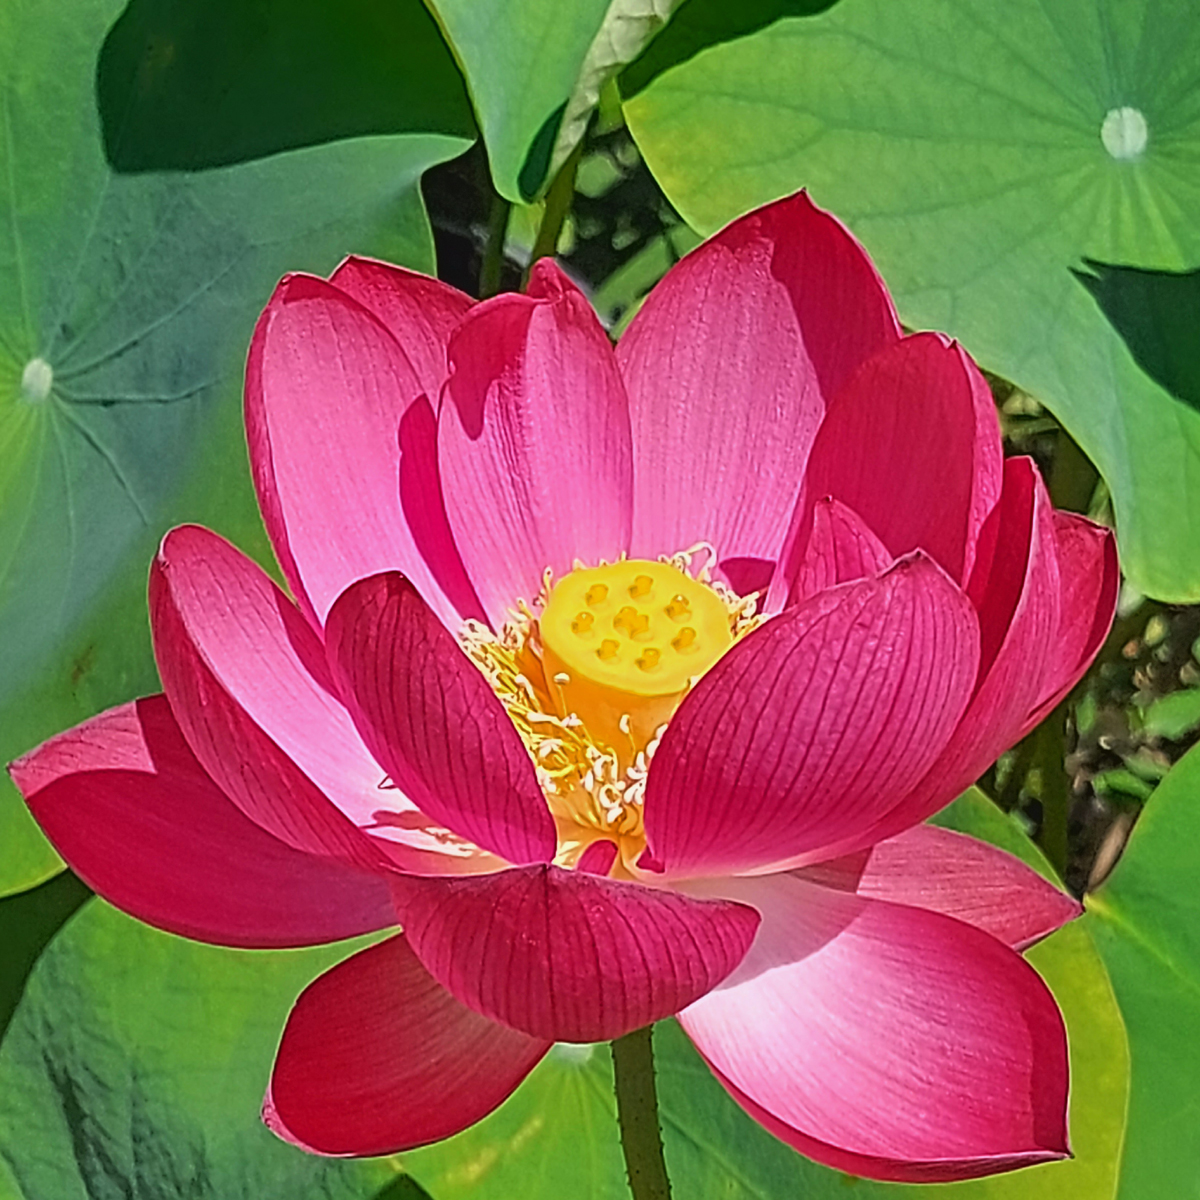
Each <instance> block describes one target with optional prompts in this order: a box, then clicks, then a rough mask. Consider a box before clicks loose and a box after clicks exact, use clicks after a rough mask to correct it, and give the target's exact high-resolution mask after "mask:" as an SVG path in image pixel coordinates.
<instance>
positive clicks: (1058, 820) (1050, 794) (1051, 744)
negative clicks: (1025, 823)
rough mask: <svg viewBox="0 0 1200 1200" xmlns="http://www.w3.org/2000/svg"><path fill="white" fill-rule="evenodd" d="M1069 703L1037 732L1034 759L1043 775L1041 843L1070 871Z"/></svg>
mask: <svg viewBox="0 0 1200 1200" xmlns="http://www.w3.org/2000/svg"><path fill="white" fill-rule="evenodd" d="M1066 733H1067V702H1066V701H1064V702H1063V703H1062V704H1060V705H1059V706H1058V707H1057V708H1056V709H1055V710H1054V711H1053V712H1052V713H1051V714H1050V715H1049V716H1048V717H1047V718H1046V719H1045V720H1044V721H1043V722H1042V723H1041V724H1040V725H1039V726H1038V727H1037V729H1036V730H1035V731H1034V734H1033V740H1034V758H1035V761H1036V763H1037V767H1038V771H1039V773H1040V775H1041V777H1042V827H1041V829H1040V830H1039V831H1038V845H1039V846H1041V849H1042V853H1043V854H1044V855H1045V856H1046V857H1047V858H1048V859H1049V860H1050V865H1051V866H1052V867H1053V868H1054V869H1055V871H1057V872H1058V877H1059V878H1060V879H1065V878H1066V874H1067V858H1068V845H1067V821H1068V818H1069V817H1070V814H1071V780H1070V779H1069V778H1068V776H1067V768H1066V764H1065V762H1064V756H1065V753H1066Z"/></svg>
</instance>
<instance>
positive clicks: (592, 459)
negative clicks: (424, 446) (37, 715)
mask: <svg viewBox="0 0 1200 1200" xmlns="http://www.w3.org/2000/svg"><path fill="white" fill-rule="evenodd" d="M449 359H450V378H449V379H448V380H447V382H446V386H445V388H444V389H443V393H442V404H441V409H440V411H439V414H438V459H439V464H440V466H441V472H442V485H443V488H444V490H445V501H446V512H447V515H448V517H449V521H450V527H451V529H452V530H453V531H454V540H455V541H456V543H457V544H458V547H459V549H460V551H461V553H462V556H463V562H464V564H465V566H466V569H467V574H468V575H469V576H470V579H471V581H472V583H473V584H474V586H475V591H476V592H477V593H478V595H479V599H480V601H481V602H482V604H483V607H484V611H485V612H486V613H487V615H488V618H489V619H490V620H491V621H492V623H493V625H495V626H496V627H499V626H500V625H501V624H502V623H503V622H504V620H505V619H506V618H507V615H508V613H509V611H510V610H511V609H512V608H513V606H514V605H515V604H516V602H517V600H518V599H524V600H526V601H528V602H531V603H532V602H533V601H534V600H536V598H537V596H538V593H539V592H540V591H541V588H542V582H543V576H544V573H545V571H546V569H547V568H550V569H551V570H552V571H553V572H554V574H555V576H562V575H565V574H566V573H567V572H568V571H570V570H571V569H572V567H573V566H574V563H575V560H576V559H580V560H582V561H584V562H589V563H595V562H598V561H599V560H600V559H606V560H608V561H610V562H611V561H613V560H614V559H616V558H617V557H618V556H619V555H620V554H621V553H622V552H623V551H625V550H626V549H628V546H629V523H630V508H631V493H632V460H631V450H630V440H629V411H628V403H627V401H626V398H625V388H624V385H623V384H622V383H621V377H620V374H619V373H618V371H617V366H616V362H615V360H614V358H613V353H612V348H611V346H610V345H609V342H608V338H607V337H606V335H605V333H604V330H603V329H601V327H600V324H599V322H598V321H597V320H596V316H595V313H593V311H592V309H591V306H590V305H589V304H588V302H587V301H586V300H585V299H584V297H583V296H582V294H581V293H580V292H579V291H578V289H576V288H575V287H574V286H573V285H572V284H570V283H569V282H568V281H567V280H566V278H565V277H564V276H562V274H561V272H559V271H558V268H557V267H555V266H554V265H553V263H552V262H551V261H550V260H549V259H543V260H542V261H541V262H540V263H538V265H537V266H536V267H535V268H534V277H533V280H532V282H531V284H530V294H529V295H528V296H517V295H505V296H497V297H495V298H494V299H492V300H488V301H485V302H484V303H482V304H479V305H477V306H476V307H475V308H474V309H472V310H471V312H470V314H469V315H468V316H467V318H466V319H465V320H464V321H463V322H462V324H461V325H460V326H459V327H458V329H457V330H456V331H455V333H454V335H453V336H452V338H451V339H450V348H449ZM423 591H424V589H422V592H423Z"/></svg>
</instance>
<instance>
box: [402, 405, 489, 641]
mask: <svg viewBox="0 0 1200 1200" xmlns="http://www.w3.org/2000/svg"><path fill="white" fill-rule="evenodd" d="M435 394H436V393H435ZM400 511H401V512H402V513H403V514H404V520H405V521H406V522H407V524H408V528H409V531H410V532H411V534H412V539H413V543H414V545H415V546H416V548H417V551H418V552H419V553H420V555H421V558H422V559H423V560H424V561H425V563H426V565H427V566H428V567H429V571H430V574H432V576H433V578H434V581H435V582H436V583H437V586H438V588H439V589H440V590H441V592H442V594H443V595H444V596H445V597H446V599H447V600H449V601H450V603H451V605H452V606H453V607H454V610H455V611H456V612H457V613H459V614H460V615H461V616H463V617H464V618H468V619H470V620H475V621H484V620H485V617H484V613H483V607H482V605H480V603H479V597H478V596H476V595H475V588H474V587H473V586H472V584H471V581H470V579H468V578H467V569H466V567H464V566H463V562H462V555H461V554H460V553H459V550H458V545H457V543H456V542H455V541H454V534H453V532H452V531H451V529H450V519H449V518H448V517H447V516H446V501H445V495H444V493H443V491H442V474H441V467H440V465H439V463H438V456H437V417H436V416H434V412H433V406H432V405H431V404H430V403H429V399H428V397H426V396H418V397H417V398H416V400H414V401H413V402H412V404H410V405H409V406H408V411H407V412H406V413H405V414H404V416H403V417H401V418H400ZM451 628H452V629H455V628H457V626H451Z"/></svg>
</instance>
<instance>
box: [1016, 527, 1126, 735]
mask: <svg viewBox="0 0 1200 1200" xmlns="http://www.w3.org/2000/svg"><path fill="white" fill-rule="evenodd" d="M1054 532H1055V540H1056V546H1057V551H1058V563H1059V574H1060V577H1061V580H1062V595H1061V597H1060V599H1059V606H1058V612H1059V617H1058V629H1057V632H1056V633H1055V635H1054V637H1053V638H1052V639H1051V642H1050V646H1049V650H1050V654H1051V657H1050V661H1049V663H1048V664H1047V667H1046V671H1045V675H1044V678H1043V681H1042V694H1041V696H1040V697H1039V698H1038V703H1037V707H1036V708H1035V709H1034V711H1033V712H1032V713H1030V714H1029V716H1028V717H1026V719H1025V723H1024V729H1025V730H1029V729H1033V728H1034V726H1036V725H1038V724H1039V723H1040V722H1041V721H1042V720H1043V719H1044V718H1045V717H1046V716H1048V715H1049V713H1050V711H1051V710H1052V709H1053V708H1054V707H1055V705H1057V704H1058V702H1059V701H1060V700H1062V698H1063V697H1064V696H1065V695H1066V694H1067V693H1068V692H1069V691H1070V690H1071V689H1072V688H1073V687H1074V686H1075V685H1076V684H1077V683H1078V682H1079V680H1080V679H1081V678H1082V677H1083V674H1084V672H1085V671H1086V670H1087V669H1088V666H1089V665H1090V664H1091V661H1092V659H1093V658H1095V657H1096V654H1097V652H1098V651H1099V649H1100V647H1101V646H1102V645H1104V639H1105V638H1106V637H1107V636H1108V631H1109V628H1110V627H1111V626H1112V620H1113V614H1114V613H1115V612H1116V609H1117V593H1118V591H1119V589H1120V585H1121V575H1120V571H1119V570H1118V569H1117V547H1116V542H1115V540H1114V539H1113V535H1112V533H1111V532H1110V531H1109V530H1107V529H1104V528H1103V527H1102V526H1099V525H1096V524H1094V523H1093V522H1091V521H1088V520H1086V519H1085V518H1083V517H1077V516H1076V515H1075V514H1074V513H1068V512H1055V513H1054Z"/></svg>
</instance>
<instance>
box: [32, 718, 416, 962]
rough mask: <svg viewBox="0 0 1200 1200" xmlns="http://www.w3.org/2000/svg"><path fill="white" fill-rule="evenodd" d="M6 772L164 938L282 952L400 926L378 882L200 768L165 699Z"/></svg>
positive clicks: (109, 891) (81, 868)
mask: <svg viewBox="0 0 1200 1200" xmlns="http://www.w3.org/2000/svg"><path fill="white" fill-rule="evenodd" d="M11 771H12V776H13V779H14V781H15V782H16V784H17V787H18V788H20V790H21V792H22V793H23V794H24V796H25V799H26V801H27V802H28V804H29V810H30V812H32V813H33V815H34V817H35V819H36V820H37V822H38V824H39V825H41V827H42V829H43V830H44V831H45V833H46V836H47V837H48V838H49V839H50V841H51V842H52V843H53V844H54V847H55V849H56V850H58V852H59V853H60V854H61V855H62V856H63V858H65V859H66V860H67V862H68V863H69V864H70V865H71V867H72V869H73V870H74V871H75V872H76V873H77V874H78V875H79V876H80V878H81V879H83V880H84V882H85V883H87V884H88V886H89V887H91V888H93V889H94V890H95V891H97V892H99V893H100V895H102V896H103V897H104V898H105V899H106V900H108V901H109V902H110V903H112V904H115V905H116V906H117V907H118V908H120V909H122V910H123V911H125V912H127V913H130V914H131V915H132V916H135V917H137V918H138V920H140V921H145V922H147V924H150V925H154V926H156V927H157V928H159V929H165V930H167V931H168V932H169V933H178V934H182V935H183V936H184V937H190V938H195V939H197V940H198V941H202V942H216V943H217V944H218V945H222V946H244V947H250V948H257V949H274V948H279V947H284V946H310V945H318V944H320V943H322V942H330V941H337V940H338V939H339V938H346V937H353V936H354V935H356V934H360V933H368V932H370V931H372V930H375V929H383V928H386V927H387V926H389V925H394V924H395V923H396V915H395V909H394V908H393V907H392V901H391V896H390V895H389V894H388V889H387V885H386V884H385V883H384V882H383V880H382V879H381V878H380V877H379V876H378V875H372V874H367V873H365V872H362V871H357V870H354V869H353V868H350V867H346V866H343V865H342V864H341V863H338V862H336V861H334V860H332V859H328V858H319V857H316V856H314V855H311V854H304V853H302V852H300V851H297V850H293V849H292V848H291V847H290V846H287V845H285V844H284V843H283V842H281V841H279V839H278V838H275V837H272V836H271V834H269V833H267V832H266V831H265V830H263V829H261V828H260V827H259V826H258V825H256V824H255V823H254V822H253V821H251V820H250V819H249V818H247V817H246V816H244V815H243V814H242V812H241V810H240V809H239V808H237V806H236V805H234V804H233V802H232V801H230V800H229V798H228V797H227V796H225V795H224V793H222V791H221V789H220V788H218V787H217V785H216V784H215V783H213V781H212V779H210V778H209V776H208V774H207V773H206V772H205V771H204V768H203V767H201V766H200V764H199V763H198V762H197V761H196V758H195V755H193V754H192V752H191V750H190V749H189V748H188V744H187V742H185V741H184V739H183V734H182V733H180V731H179V726H178V725H177V724H176V723H175V718H174V717H173V716H172V715H171V709H170V706H169V705H168V704H167V701H166V699H165V698H164V697H163V696H150V697H148V698H147V699H144V700H136V701H134V702H132V703H130V704H123V705H121V706H120V707H119V708H114V709H110V710H109V711H108V712H105V713H101V714H100V715H99V716H98V717H93V718H92V719H91V720H90V721H87V722H85V723H84V724H83V725H80V726H78V727H77V728H75V729H70V730H68V731H67V732H66V733H60V734H59V735H58V736H57V737H55V738H52V739H51V740H50V741H48V742H46V743H45V744H44V745H42V746H39V747H38V748H37V749H36V750H34V751H32V752H31V753H29V754H27V755H25V757H24V758H21V759H19V760H18V761H17V762H15V763H13V765H12V767H11Z"/></svg>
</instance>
